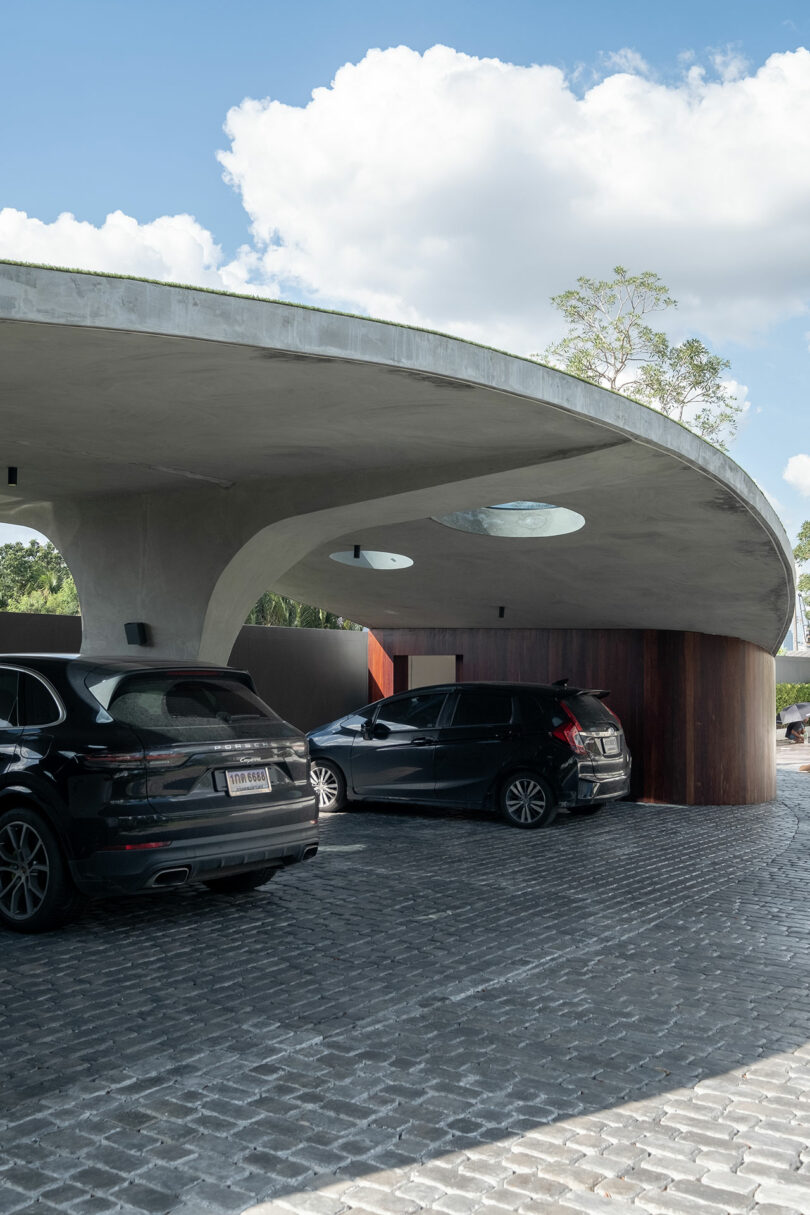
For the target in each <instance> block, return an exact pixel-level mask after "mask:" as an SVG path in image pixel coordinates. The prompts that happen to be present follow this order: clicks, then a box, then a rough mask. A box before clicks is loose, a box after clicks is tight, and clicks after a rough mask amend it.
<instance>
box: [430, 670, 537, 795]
mask: <svg viewBox="0 0 810 1215" xmlns="http://www.w3.org/2000/svg"><path fill="white" fill-rule="evenodd" d="M447 719H448V722H449V724H448V725H446V726H445V727H444V728H443V729H442V730H441V731H440V732H439V738H438V743H437V747H436V769H435V771H436V801H437V802H449V803H452V804H457V805H464V806H471V807H472V806H482V805H483V804H484V801H485V799H486V796H487V793H488V791H489V789H490V787H491V786H492V782H493V780H494V779H495V777H496V776H497V774H498V773H499V772H500V771H501V770H502V769H503V768H505V767H506V766H507V765H508V764H509V763H511V762H513V761H514V758H515V757H516V755H517V754H518V749H519V747H520V745H521V741H520V727H519V726H517V725H516V724H514V706H513V698H512V693H511V692H510V691H509V690H508V689H503V690H501V689H495V688H492V689H490V688H469V689H460V690H459V691H458V692H457V693H455V698H454V703H453V704H452V705H450V706H448V713H447Z"/></svg>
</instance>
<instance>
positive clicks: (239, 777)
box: [225, 768, 270, 797]
mask: <svg viewBox="0 0 810 1215" xmlns="http://www.w3.org/2000/svg"><path fill="white" fill-rule="evenodd" d="M225 779H226V780H227V782H228V792H229V793H230V794H231V796H232V797H236V796H238V794H240V793H268V792H269V790H270V774H269V772H268V771H267V769H266V768H235V769H234V770H233V771H227V772H226V773H225Z"/></svg>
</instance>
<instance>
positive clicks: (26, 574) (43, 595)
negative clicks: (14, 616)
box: [0, 540, 79, 616]
mask: <svg viewBox="0 0 810 1215" xmlns="http://www.w3.org/2000/svg"><path fill="white" fill-rule="evenodd" d="M0 611H4V612H47V613H49V614H51V615H59V616H77V615H78V614H79V596H78V594H77V593H76V584H75V583H74V581H73V578H72V576H71V573H70V570H69V569H68V567H67V566H66V565H65V562H64V560H63V559H62V554H61V553H60V552H59V551H58V550H57V549H55V548H54V546H53V545H52V544H50V543H48V544H39V543H38V541H36V540H31V541H29V543H28V544H23V543H22V542H21V541H17V543H16V544H3V545H0Z"/></svg>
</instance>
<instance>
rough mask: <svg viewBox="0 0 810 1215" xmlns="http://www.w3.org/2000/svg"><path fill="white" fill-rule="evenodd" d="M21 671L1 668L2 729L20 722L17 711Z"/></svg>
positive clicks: (0, 702)
mask: <svg viewBox="0 0 810 1215" xmlns="http://www.w3.org/2000/svg"><path fill="white" fill-rule="evenodd" d="M18 686H19V672H18V671H10V670H9V669H8V668H7V667H4V668H2V669H0V729H3V728H7V727H9V726H16V725H18V724H19V716H18V713H17V705H18Z"/></svg>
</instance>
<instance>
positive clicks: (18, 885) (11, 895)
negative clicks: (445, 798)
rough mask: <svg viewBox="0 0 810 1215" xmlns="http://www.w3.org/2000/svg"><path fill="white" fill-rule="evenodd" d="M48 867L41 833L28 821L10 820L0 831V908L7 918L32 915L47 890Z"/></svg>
mask: <svg viewBox="0 0 810 1215" xmlns="http://www.w3.org/2000/svg"><path fill="white" fill-rule="evenodd" d="M50 875H51V866H50V861H49V859H48V849H47V847H46V845H45V841H44V840H43V838H42V836H41V835H40V834H39V832H38V831H37V830H36V828H35V827H33V826H31V824H30V823H26V822H21V821H16V822H14V821H12V822H10V823H6V824H5V826H4V827H3V829H2V831H0V909H2V911H3V912H4V914H5V915H6V916H7V917H8V919H10V920H17V921H19V922H23V921H25V920H30V919H31V917H32V916H34V915H36V913H37V912H38V911H39V909H40V908H41V907H42V904H43V903H44V901H45V897H46V895H47V893H48V882H49V880H50Z"/></svg>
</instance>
